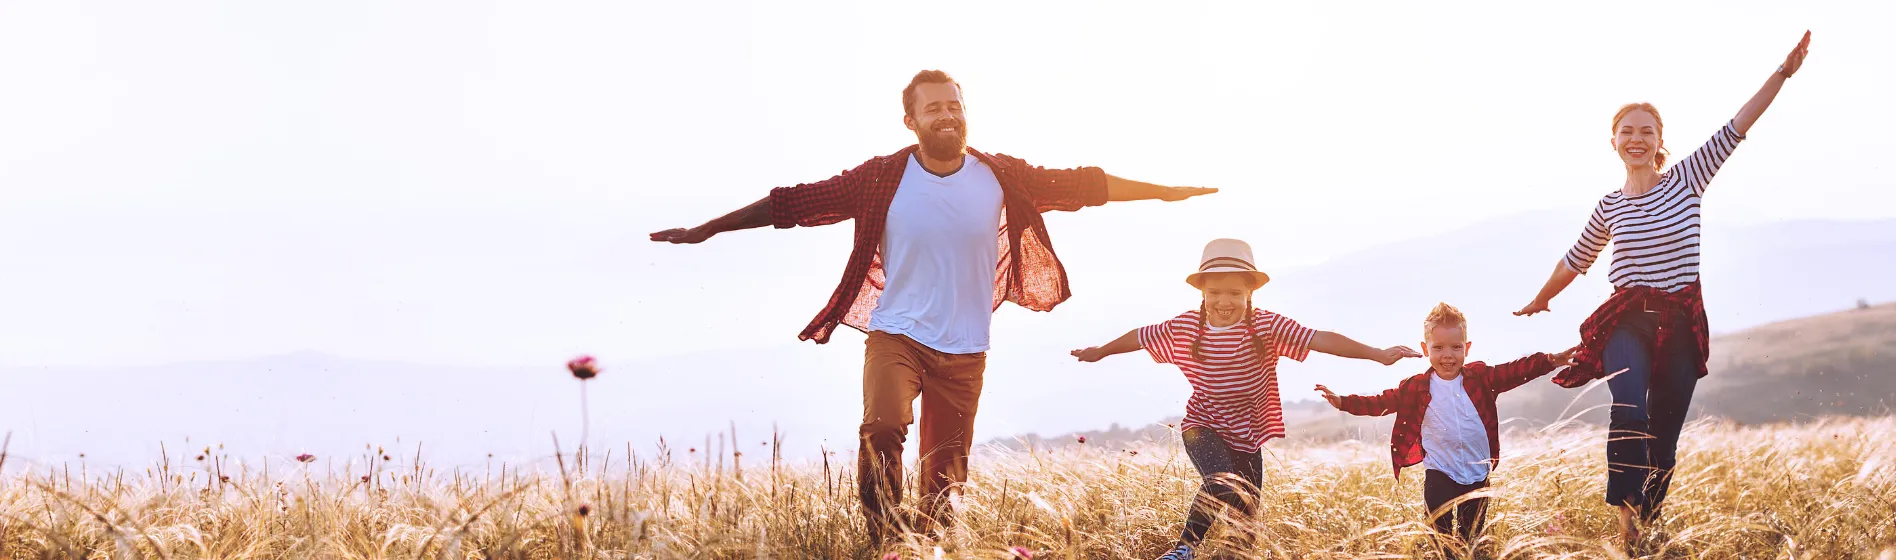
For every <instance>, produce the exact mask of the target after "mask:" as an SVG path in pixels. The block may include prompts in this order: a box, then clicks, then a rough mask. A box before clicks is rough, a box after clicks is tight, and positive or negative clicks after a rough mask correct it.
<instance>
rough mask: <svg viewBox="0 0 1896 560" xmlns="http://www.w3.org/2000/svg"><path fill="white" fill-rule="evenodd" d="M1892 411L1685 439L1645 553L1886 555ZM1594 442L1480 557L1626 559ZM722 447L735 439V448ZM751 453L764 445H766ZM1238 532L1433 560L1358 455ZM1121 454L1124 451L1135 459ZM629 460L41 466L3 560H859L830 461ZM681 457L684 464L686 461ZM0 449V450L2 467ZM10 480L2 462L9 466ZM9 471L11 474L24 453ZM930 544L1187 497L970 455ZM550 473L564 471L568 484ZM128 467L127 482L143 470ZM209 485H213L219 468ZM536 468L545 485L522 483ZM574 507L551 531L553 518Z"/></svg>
mask: <svg viewBox="0 0 1896 560" xmlns="http://www.w3.org/2000/svg"><path fill="white" fill-rule="evenodd" d="M1893 436H1896V417H1887V418H1870V419H1845V418H1831V419H1821V420H1815V421H1811V422H1806V423H1803V424H1799V425H1794V426H1793V425H1776V426H1736V425H1732V424H1729V423H1722V422H1717V421H1701V422H1697V423H1694V424H1693V425H1691V426H1689V427H1688V429H1687V431H1686V434H1685V436H1684V438H1683V446H1682V457H1681V458H1680V463H1679V470H1678V472H1677V474H1676V482H1675V485H1674V490H1673V494H1672V496H1671V498H1670V500H1669V501H1668V503H1667V506H1666V516H1667V520H1666V522H1665V524H1664V526H1663V527H1662V530H1660V531H1656V533H1658V536H1657V537H1656V538H1654V539H1651V540H1648V541H1645V542H1641V543H1636V544H1637V545H1638V546H1637V547H1636V549H1635V551H1636V553H1637V554H1638V555H1639V556H1641V557H1648V558H1789V559H1800V560H1801V559H1807V558H1878V557H1879V556H1889V557H1896V437H1893ZM1605 437H1606V433H1605V430H1604V429H1602V428H1599V427H1592V426H1581V425H1567V426H1562V427H1559V428H1556V429H1548V430H1535V431H1529V430H1512V431H1510V432H1509V433H1508V434H1507V435H1506V437H1504V440H1503V450H1504V451H1505V454H1504V456H1503V458H1502V462H1501V465H1500V467H1499V468H1498V469H1497V470H1496V471H1495V474H1494V481H1493V482H1494V486H1493V489H1492V492H1493V501H1492V503H1491V505H1490V512H1491V513H1490V517H1489V525H1488V530H1487V532H1486V534H1485V535H1484V536H1483V538H1482V543H1481V545H1482V547H1483V548H1484V549H1485V550H1486V551H1487V553H1488V554H1489V555H1490V556H1492V557H1496V558H1620V557H1628V556H1627V555H1625V554H1624V553H1623V552H1622V551H1621V547H1620V546H1619V544H1618V543H1616V542H1615V534H1616V523H1617V520H1616V518H1615V514H1614V512H1613V511H1612V510H1611V509H1609V508H1608V507H1606V506H1605V505H1604V504H1602V503H1601V496H1602V494H1603V470H1604V465H1603V463H1602V461H1603V459H1604V457H1603V456H1604V452H1603V449H1602V448H1603V442H1604V440H1605ZM733 439H735V438H733ZM772 442H773V443H775V444H776V445H778V446H780V445H781V444H782V439H781V436H780V435H779V436H777V437H773V438H772ZM1271 447H1272V453H1273V457H1274V458H1273V459H1270V460H1266V462H1265V468H1264V470H1265V473H1264V482H1265V484H1264V488H1263V490H1262V494H1261V498H1260V499H1259V500H1258V503H1257V510H1258V513H1257V515H1256V516H1255V517H1254V518H1251V519H1246V520H1231V521H1232V522H1243V523H1247V524H1249V527H1250V529H1251V531H1253V532H1255V533H1256V538H1255V539H1249V540H1239V539H1234V538H1232V537H1234V536H1235V535H1236V534H1237V532H1236V531H1232V530H1230V529H1231V523H1230V522H1227V523H1221V524H1220V525H1219V527H1218V528H1215V529H1214V530H1213V534H1212V537H1211V544H1210V546H1209V547H1208V548H1207V549H1206V551H1207V552H1211V553H1213V554H1216V555H1220V556H1219V557H1235V558H1418V557H1419V558H1438V557H1440V554H1441V550H1440V547H1439V545H1438V543H1437V540H1436V538H1435V536H1434V534H1433V532H1432V531H1431V530H1430V529H1429V528H1428V526H1427V524H1426V523H1425V520H1424V519H1423V511H1422V509H1423V506H1422V499H1421V494H1422V492H1421V484H1420V480H1419V479H1420V478H1421V477H1420V476H1418V475H1419V474H1420V473H1419V472H1417V471H1413V470H1411V471H1409V472H1405V473H1404V474H1403V476H1402V477H1401V478H1400V479H1396V478H1392V477H1391V476H1390V473H1389V470H1388V468H1389V465H1388V460H1389V459H1388V455H1387V450H1386V448H1384V447H1383V446H1382V445H1381V444H1378V443H1372V442H1357V441H1345V442H1337V443H1329V444H1300V443H1273V444H1272V445H1271ZM1133 452H1136V454H1135V453H1133ZM710 453H711V452H710V451H707V453H706V456H703V457H700V458H698V459H697V460H699V461H702V463H698V464H691V462H689V461H687V462H681V463H675V462H674V461H673V457H671V451H670V450H669V449H668V448H663V449H661V451H660V453H659V455H657V456H654V457H650V458H649V460H647V458H642V457H638V456H636V454H634V453H633V452H632V448H631V446H629V445H628V447H627V449H626V458H625V461H624V464H623V465H624V468H623V469H622V470H621V469H612V468H611V467H610V462H609V461H608V463H607V467H606V468H604V469H593V468H590V467H589V466H583V465H588V464H589V463H590V461H583V460H582V461H581V462H580V463H579V464H578V465H573V464H568V465H567V466H568V467H569V469H568V471H567V472H566V473H565V476H555V475H558V474H559V472H558V470H557V469H558V467H557V463H558V462H560V461H564V459H565V458H560V459H555V458H554V457H553V456H548V457H547V458H546V459H545V460H542V461H539V462H536V463H534V464H531V465H527V466H525V467H522V466H520V465H506V464H503V465H501V468H500V469H499V471H498V473H497V474H496V473H488V474H482V473H480V472H475V473H472V474H468V473H462V472H459V471H454V472H451V473H447V474H440V473H435V471H433V470H431V469H429V468H427V467H426V465H423V464H422V462H421V457H419V456H417V458H416V465H414V468H413V470H412V471H408V472H406V473H403V472H399V471H395V470H382V469H380V468H379V467H380V465H381V463H379V462H377V461H375V458H376V457H375V456H371V457H370V461H369V462H370V463H374V465H375V467H371V472H370V474H368V475H366V478H367V479H368V480H371V481H374V482H373V483H371V482H365V481H364V478H365V477H362V476H358V474H357V473H355V472H351V471H350V469H349V468H348V466H346V465H345V466H344V467H342V468H341V469H340V470H339V471H323V472H318V471H313V470H309V469H307V468H299V469H291V470H287V471H286V470H284V469H271V468H269V463H268V462H265V463H263V465H262V466H263V467H264V468H263V469H261V470H262V473H259V472H258V470H257V469H252V468H251V467H249V466H247V465H244V464H243V463H242V462H241V461H227V460H226V461H222V462H214V461H210V460H208V459H207V461H206V462H205V463H204V466H201V467H199V468H201V469H203V470H205V471H206V473H207V474H211V475H214V476H213V477H212V478H213V479H214V480H215V481H214V482H207V483H205V484H195V483H193V482H191V481H192V480H196V478H197V477H196V473H190V474H186V473H182V472H177V471H176V469H174V468H173V467H172V466H171V465H170V464H169V461H168V460H166V461H161V462H159V463H158V464H155V465H154V467H155V468H153V469H150V470H141V471H134V472H112V473H97V472H94V471H91V470H87V469H83V468H82V469H79V472H78V473H77V476H74V475H72V474H68V473H66V472H63V471H64V469H63V468H59V469H55V468H53V466H46V465H40V466H36V467H33V468H31V469H27V470H20V469H18V468H16V469H14V470H15V471H17V472H13V473H10V474H9V475H7V476H6V477H4V480H0V482H3V483H4V486H0V557H4V558H54V557H57V558H130V557H152V558H172V559H180V560H183V559H200V558H334V559H365V560H366V559H393V558H417V559H419V558H427V557H430V556H432V557H435V558H443V559H446V558H454V559H457V560H459V559H474V558H483V559H498V558H520V559H539V558H648V559H655V558H879V557H880V553H882V552H886V551H883V550H874V549H872V548H871V547H870V546H869V544H868V543H867V542H865V541H864V536H863V531H862V520H861V518H860V514H859V513H858V511H857V505H856V503H855V502H856V499H855V496H856V492H855V488H854V483H853V481H854V479H855V476H854V473H853V470H852V466H851V465H850V464H849V462H848V461H842V462H840V463H841V464H840V465H838V464H830V463H828V462H827V459H828V456H827V455H825V456H824V459H825V462H823V463H811V464H808V465H800V464H793V463H784V462H781V461H779V460H778V459H776V458H775V456H774V454H773V459H772V461H771V471H770V473H769V476H763V475H756V476H744V477H741V478H740V477H739V476H738V474H737V473H738V471H737V470H736V469H735V464H734V465H733V468H732V469H724V470H720V469H715V468H713V465H712V464H711V463H712V462H713V461H712V459H711V458H709V457H708V455H709V454H710ZM694 455H695V454H694ZM6 456H7V455H6V451H5V447H4V444H0V457H6ZM14 463H15V464H16V465H17V464H18V463H19V462H18V461H14ZM28 464H31V462H30V461H29V462H28ZM972 466H973V472H972V474H971V478H970V480H969V482H968V484H967V485H966V487H965V488H964V489H963V494H962V495H961V496H960V497H959V498H958V499H957V500H956V502H957V504H958V505H957V510H958V511H959V514H958V517H959V522H958V523H957V524H956V525H955V529H954V530H952V531H950V532H949V533H948V534H947V535H946V536H945V537H944V538H942V539H940V540H930V539H928V538H926V537H923V536H919V535H915V536H910V537H908V538H906V539H904V540H903V541H902V542H901V543H900V544H899V545H898V546H896V548H895V549H894V551H895V552H897V553H898V555H899V556H901V557H904V558H935V557H936V555H937V551H938V550H939V551H940V552H939V554H940V555H941V557H943V558H977V559H994V560H999V559H1004V558H1013V557H1017V555H1018V554H1019V553H1018V552H1016V551H1015V547H1019V548H1020V549H1024V550H1026V551H1030V553H1031V554H1032V555H1033V557H1034V558H1076V559H1093V558H1149V557H1153V556H1157V555H1158V554H1159V553H1161V552H1162V551H1164V550H1166V549H1168V548H1169V546H1170V543H1171V542H1172V541H1173V539H1175V538H1177V533H1178V530H1179V529H1180V527H1181V524H1182V522H1183V513H1184V510H1185V508H1186V506H1187V505H1188V504H1189V503H1190V501H1191V500H1192V499H1193V493H1194V492H1195V491H1196V489H1197V487H1198V484H1199V480H1200V479H1199V476H1198V473H1196V472H1195V471H1193V470H1192V468H1191V466H1190V463H1189V462H1188V461H1187V460H1186V458H1185V457H1184V455H1183V453H1182V452H1181V451H1180V450H1179V449H1178V448H1177V447H1176V446H1175V445H1171V444H1168V443H1163V442H1161V443H1149V444H1144V445H1141V446H1138V447H1134V448H1129V449H1120V448H1114V449H1106V448H1102V447H1101V446H1100V445H1097V444H1093V445H1079V444H1069V445H1066V446H1054V447H1052V448H1046V447H1042V448H1038V449H1033V450H1030V451H1022V452H1012V451H1005V450H1001V449H995V448H983V449H981V450H979V452H978V453H977V455H976V456H975V457H974V459H973V461H972ZM570 467H579V468H577V469H573V468H570ZM141 473H142V474H141ZM217 473H229V476H230V479H229V480H228V481H225V480H223V476H225V475H222V474H217ZM542 473H545V474H542ZM575 504H584V505H586V507H587V508H588V510H589V513H588V515H585V516H583V519H575V518H574V517H573V512H574V507H575V506H574V505H575Z"/></svg>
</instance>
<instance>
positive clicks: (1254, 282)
mask: <svg viewBox="0 0 1896 560" xmlns="http://www.w3.org/2000/svg"><path fill="white" fill-rule="evenodd" d="M1210 274H1245V275H1249V276H1250V277H1251V289H1253V290H1255V289H1258V288H1262V287H1264V285H1265V284H1268V283H1270V281H1271V275H1269V274H1265V273H1263V272H1260V271H1256V270H1244V269H1238V268H1212V269H1211V270H1206V271H1203V272H1194V273H1192V275H1191V276H1186V277H1185V283H1186V284H1191V285H1192V287H1193V288H1198V289H1201V290H1202V289H1204V286H1203V285H1202V284H1203V282H1204V280H1205V276H1206V275H1210Z"/></svg>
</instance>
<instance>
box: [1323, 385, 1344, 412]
mask: <svg viewBox="0 0 1896 560" xmlns="http://www.w3.org/2000/svg"><path fill="white" fill-rule="evenodd" d="M1317 392H1319V393H1323V400H1326V401H1329V402H1330V406H1333V407H1336V409H1337V410H1342V409H1343V399H1342V398H1341V397H1338V396H1336V393H1332V392H1330V388H1329V387H1324V386H1323V385H1317Z"/></svg>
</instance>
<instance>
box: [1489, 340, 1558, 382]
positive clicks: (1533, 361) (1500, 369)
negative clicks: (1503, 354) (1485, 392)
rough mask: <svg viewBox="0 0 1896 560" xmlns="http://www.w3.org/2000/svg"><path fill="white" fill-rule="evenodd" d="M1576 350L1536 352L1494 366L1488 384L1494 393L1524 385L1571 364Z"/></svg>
mask: <svg viewBox="0 0 1896 560" xmlns="http://www.w3.org/2000/svg"><path fill="white" fill-rule="evenodd" d="M1578 350H1580V347H1579V346H1575V347H1572V348H1568V349H1566V350H1563V351H1561V352H1559V353H1556V354H1547V353H1544V352H1536V353H1534V355H1531V356H1528V357H1525V358H1521V359H1519V360H1515V361H1512V362H1508V363H1505V364H1501V365H1498V366H1494V373H1493V374H1492V376H1493V381H1492V382H1491V383H1490V384H1489V386H1490V387H1493V388H1494V392H1495V393H1501V392H1503V391H1508V390H1510V389H1513V388H1515V387H1520V386H1522V385H1526V384H1527V382H1529V381H1533V380H1534V379H1535V378H1538V377H1540V376H1543V375H1547V374H1549V373H1553V372H1554V370H1557V369H1560V368H1563V367H1567V366H1571V365H1573V353H1574V352H1576V351H1578Z"/></svg>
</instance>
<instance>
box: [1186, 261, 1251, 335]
mask: <svg viewBox="0 0 1896 560" xmlns="http://www.w3.org/2000/svg"><path fill="white" fill-rule="evenodd" d="M1198 289H1199V291H1201V292H1203V293H1204V294H1205V321H1206V322H1208V323H1211V325H1212V326H1214V327H1228V326H1231V325H1235V324H1237V323H1238V322H1239V321H1243V320H1244V314H1246V313H1250V312H1251V292H1253V291H1254V289H1253V288H1252V287H1251V279H1250V277H1248V276H1245V275H1243V274H1235V273H1214V274H1207V275H1205V277H1204V280H1203V281H1202V282H1200V283H1199V288H1198Z"/></svg>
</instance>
